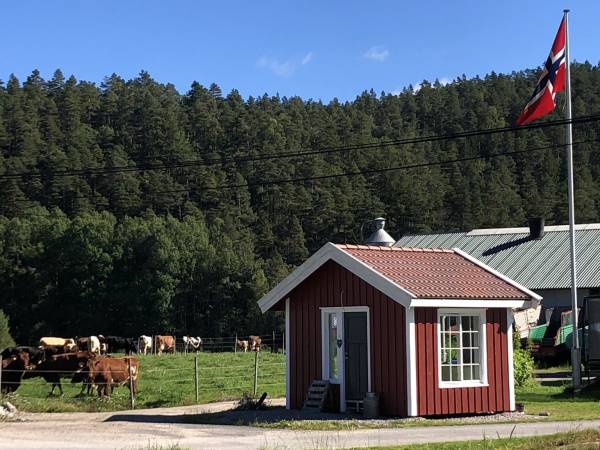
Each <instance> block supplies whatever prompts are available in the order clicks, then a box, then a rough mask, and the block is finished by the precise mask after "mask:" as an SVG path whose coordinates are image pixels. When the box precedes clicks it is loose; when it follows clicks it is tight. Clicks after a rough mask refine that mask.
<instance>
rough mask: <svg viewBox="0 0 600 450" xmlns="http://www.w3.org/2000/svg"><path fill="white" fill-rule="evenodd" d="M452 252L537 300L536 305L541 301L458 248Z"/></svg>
mask: <svg viewBox="0 0 600 450" xmlns="http://www.w3.org/2000/svg"><path fill="white" fill-rule="evenodd" d="M452 250H454V251H455V252H456V253H458V254H459V255H460V256H462V257H463V258H465V259H466V260H468V261H471V262H472V263H474V264H477V265H478V266H479V267H481V268H482V269H484V270H487V271H488V272H490V273H491V274H493V275H495V276H497V277H498V278H500V279H501V280H503V281H506V282H507V283H508V284H510V285H511V286H514V287H516V288H517V289H519V290H520V291H522V292H523V293H525V294H527V295H529V296H530V297H531V298H532V299H534V300H537V302H538V303H539V302H540V301H541V300H542V296H541V295H539V294H536V293H535V292H533V291H531V290H529V289H527V288H526V287H525V286H523V285H522V284H519V283H517V282H516V281H515V280H513V279H512V278H509V277H507V276H506V275H504V274H503V273H500V272H498V271H497V270H496V269H493V268H491V267H490V266H488V265H487V264H486V263H484V262H481V261H479V260H478V259H477V258H474V257H473V256H471V255H469V254H468V253H467V252H464V251H462V250H461V249H460V248H453V249H452Z"/></svg>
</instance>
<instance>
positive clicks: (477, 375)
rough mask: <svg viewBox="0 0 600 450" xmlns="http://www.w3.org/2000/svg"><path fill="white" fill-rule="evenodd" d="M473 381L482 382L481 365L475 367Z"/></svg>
mask: <svg viewBox="0 0 600 450" xmlns="http://www.w3.org/2000/svg"><path fill="white" fill-rule="evenodd" d="M473 379H474V380H480V379H481V377H480V376H479V364H476V365H474V366H473Z"/></svg>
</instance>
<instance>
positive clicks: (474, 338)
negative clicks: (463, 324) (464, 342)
mask: <svg viewBox="0 0 600 450" xmlns="http://www.w3.org/2000/svg"><path fill="white" fill-rule="evenodd" d="M471 347H479V333H471Z"/></svg>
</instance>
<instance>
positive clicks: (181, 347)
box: [152, 331, 285, 353]
mask: <svg viewBox="0 0 600 450" xmlns="http://www.w3.org/2000/svg"><path fill="white" fill-rule="evenodd" d="M255 337H258V338H260V346H259V347H260V351H263V352H264V351H266V352H271V353H285V333H277V332H275V331H273V332H272V333H271V334H265V335H260V336H255ZM173 338H174V339H175V349H174V351H175V352H176V353H177V352H178V353H194V352H210V353H222V352H234V353H236V352H247V351H252V342H251V338H250V336H246V335H237V334H236V335H234V336H226V337H201V336H194V338H199V339H200V343H199V345H198V346H197V347H195V346H194V345H192V344H186V343H185V342H184V341H183V336H177V335H173ZM152 342H153V343H154V342H155V337H154V336H152ZM154 347H156V346H155V345H153V350H152V351H153V353H155V352H156V348H154Z"/></svg>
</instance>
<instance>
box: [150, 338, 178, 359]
mask: <svg viewBox="0 0 600 450" xmlns="http://www.w3.org/2000/svg"><path fill="white" fill-rule="evenodd" d="M154 348H155V349H156V353H157V354H158V355H160V354H161V353H162V352H169V353H174V352H175V338H174V337H173V336H160V335H158V336H154Z"/></svg>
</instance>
